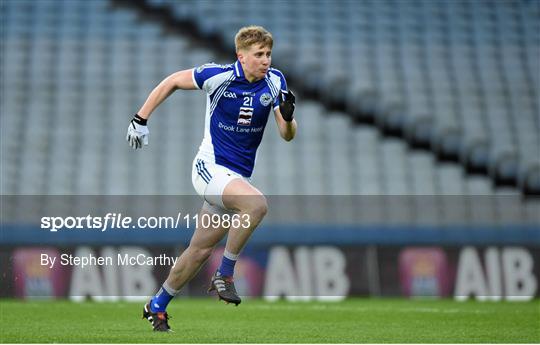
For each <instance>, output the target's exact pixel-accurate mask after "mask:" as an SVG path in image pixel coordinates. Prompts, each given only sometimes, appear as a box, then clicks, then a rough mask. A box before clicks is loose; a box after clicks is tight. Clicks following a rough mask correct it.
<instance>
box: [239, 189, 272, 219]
mask: <svg viewBox="0 0 540 345" xmlns="http://www.w3.org/2000/svg"><path fill="white" fill-rule="evenodd" d="M245 213H247V214H249V215H250V216H251V217H252V219H253V220H257V221H260V220H262V219H263V218H264V216H265V215H266V213H268V203H267V202H266V198H265V197H264V196H263V195H260V196H257V197H256V198H255V197H254V198H253V199H252V200H251V202H250V204H249V206H248V208H247V210H246V211H245Z"/></svg>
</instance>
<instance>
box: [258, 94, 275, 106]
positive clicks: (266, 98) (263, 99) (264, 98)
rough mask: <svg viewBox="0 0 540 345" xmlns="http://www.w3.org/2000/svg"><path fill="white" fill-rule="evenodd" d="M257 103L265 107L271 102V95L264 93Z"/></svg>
mask: <svg viewBox="0 0 540 345" xmlns="http://www.w3.org/2000/svg"><path fill="white" fill-rule="evenodd" d="M259 101H260V102H261V104H262V105H263V107H267V106H269V105H270V103H271V102H272V95H270V94H269V93H268V92H265V93H263V94H262V95H261V97H260V98H259Z"/></svg>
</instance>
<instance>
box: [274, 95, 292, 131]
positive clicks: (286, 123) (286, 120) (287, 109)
mask: <svg viewBox="0 0 540 345" xmlns="http://www.w3.org/2000/svg"><path fill="white" fill-rule="evenodd" d="M295 102H296V98H295V96H294V94H293V93H292V91H291V90H288V92H286V93H284V92H281V91H280V93H279V106H277V107H275V108H274V117H275V119H276V123H277V126H278V129H279V135H281V137H282V138H283V139H285V140H286V141H291V140H293V139H294V137H295V135H296V120H295V119H294V109H295V107H296V104H295Z"/></svg>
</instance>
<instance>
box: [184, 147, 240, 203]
mask: <svg viewBox="0 0 540 345" xmlns="http://www.w3.org/2000/svg"><path fill="white" fill-rule="evenodd" d="M237 178H240V179H243V180H245V181H247V182H249V179H247V178H245V177H243V176H242V175H240V174H239V173H237V172H234V171H232V170H230V169H228V168H226V167H224V166H222V165H218V164H215V163H210V162H208V161H206V160H203V159H201V158H200V157H199V156H197V157H195V159H194V160H193V169H192V171H191V182H192V183H193V187H195V191H197V194H199V195H200V196H201V197H202V198H203V199H204V200H205V201H206V203H208V204H210V205H206V203H205V207H206V208H207V209H214V213H219V211H220V210H216V209H215V208H216V207H218V208H219V209H221V211H224V210H225V211H226V210H227V208H226V207H225V205H223V191H224V190H225V187H226V186H227V184H229V182H231V181H232V180H234V179H237ZM210 206H213V207H210Z"/></svg>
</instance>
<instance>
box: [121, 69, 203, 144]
mask: <svg viewBox="0 0 540 345" xmlns="http://www.w3.org/2000/svg"><path fill="white" fill-rule="evenodd" d="M195 89H197V87H196V85H195V82H194V80H193V69H186V70H183V71H179V72H176V73H173V74H171V75H170V76H168V77H167V78H165V79H163V80H162V81H161V83H159V84H158V86H156V87H155V88H154V90H152V92H150V95H148V98H147V99H146V101H145V102H144V104H143V106H142V107H141V109H139V111H138V112H137V114H135V116H134V117H133V119H132V120H131V122H130V123H129V126H128V131H127V135H126V140H127V142H128V143H129V146H131V147H132V148H134V149H139V148H142V146H143V145H148V135H149V131H148V127H147V126H146V123H147V121H148V118H149V117H150V115H152V112H153V111H154V110H155V109H156V108H157V107H158V106H159V105H160V104H161V103H163V101H165V100H166V99H167V97H169V96H170V95H171V94H172V93H173V92H174V91H176V90H195Z"/></svg>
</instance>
